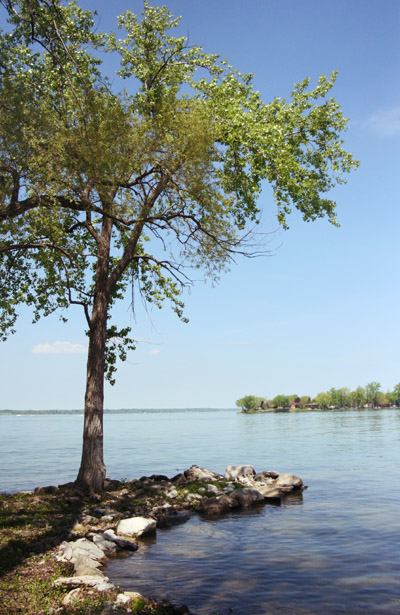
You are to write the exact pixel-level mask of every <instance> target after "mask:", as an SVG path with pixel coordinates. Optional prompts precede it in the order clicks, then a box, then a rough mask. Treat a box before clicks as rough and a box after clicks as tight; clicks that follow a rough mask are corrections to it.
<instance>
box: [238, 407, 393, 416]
mask: <svg viewBox="0 0 400 615" xmlns="http://www.w3.org/2000/svg"><path fill="white" fill-rule="evenodd" d="M398 409H399V406H383V407H380V406H371V407H368V408H365V407H363V406H361V407H356V408H263V409H262V410H241V411H240V412H239V414H278V413H283V414H289V413H298V412H344V411H346V412H348V411H350V410H359V411H360V412H365V410H398Z"/></svg>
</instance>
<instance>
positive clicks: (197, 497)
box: [186, 493, 203, 502]
mask: <svg viewBox="0 0 400 615" xmlns="http://www.w3.org/2000/svg"><path fill="white" fill-rule="evenodd" d="M186 499H187V500H189V502H193V501H194V500H202V499H203V498H202V497H201V495H199V494H198V493H188V494H187V496H186Z"/></svg>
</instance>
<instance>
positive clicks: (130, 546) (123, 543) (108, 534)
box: [101, 530, 138, 551]
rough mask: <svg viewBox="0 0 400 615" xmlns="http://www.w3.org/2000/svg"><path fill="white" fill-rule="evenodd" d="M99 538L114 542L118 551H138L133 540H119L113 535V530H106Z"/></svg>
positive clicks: (136, 544)
mask: <svg viewBox="0 0 400 615" xmlns="http://www.w3.org/2000/svg"><path fill="white" fill-rule="evenodd" d="M101 536H103V538H105V540H111V541H112V542H115V544H116V545H117V546H118V547H119V548H120V549H125V550H128V551H137V549H138V543H137V542H136V541H135V540H133V538H120V537H119V536H116V535H115V533H114V531H113V530H106V531H105V532H103V533H102V534H101Z"/></svg>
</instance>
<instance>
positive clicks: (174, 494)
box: [166, 489, 178, 499]
mask: <svg viewBox="0 0 400 615" xmlns="http://www.w3.org/2000/svg"><path fill="white" fill-rule="evenodd" d="M166 496H167V498H171V499H174V498H176V497H178V492H177V490H176V489H172V491H168V493H167V494H166Z"/></svg>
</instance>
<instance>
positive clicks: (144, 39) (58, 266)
mask: <svg viewBox="0 0 400 615" xmlns="http://www.w3.org/2000/svg"><path fill="white" fill-rule="evenodd" d="M0 3H1V4H2V5H3V8H4V10H6V11H7V13H8V16H9V28H8V30H7V31H6V32H2V33H1V36H0V275H1V277H2V285H1V287H0V310H1V311H0V335H1V336H2V337H3V339H4V338H5V337H6V336H7V335H8V334H9V333H10V332H12V331H14V330H15V324H16V319H17V316H18V306H19V305H20V304H25V305H28V306H31V307H32V309H33V311H34V320H37V319H38V318H40V317H41V316H46V315H49V314H51V313H53V312H55V311H59V312H60V314H61V317H62V318H66V310H67V308H69V306H71V305H79V306H81V308H82V309H83V312H84V316H85V321H86V328H87V332H88V336H89V353H88V372H87V390H86V397H85V427H84V444H83V455H82V463H81V469H80V472H79V475H78V482H79V483H80V484H82V485H84V486H87V487H89V488H91V489H94V490H97V489H101V485H102V481H103V480H104V476H105V466H104V462H103V456H102V438H103V428H102V412H103V381H104V375H106V376H107V377H108V378H109V380H110V381H111V382H113V381H114V372H115V366H116V360H117V357H118V356H119V357H120V358H121V359H124V358H125V357H126V352H127V350H128V349H129V348H132V347H134V340H133V339H132V337H131V332H130V328H129V327H128V326H126V327H122V328H119V327H117V326H116V325H115V324H113V322H112V320H111V319H112V307H113V305H114V304H115V302H117V301H118V300H121V299H123V298H125V297H126V296H127V295H128V292H129V296H130V297H131V301H132V303H133V301H134V289H136V292H137V290H139V292H140V293H142V296H143V297H144V298H145V299H146V300H148V301H150V302H152V303H154V304H156V305H157V306H161V305H162V303H163V301H164V300H165V299H167V300H169V301H171V302H172V307H173V309H174V310H175V311H176V312H177V314H178V316H180V317H181V318H184V316H183V304H182V301H181V291H182V288H183V287H184V286H185V285H186V284H188V283H189V282H190V268H193V267H194V268H201V269H202V270H204V272H205V274H206V275H207V276H209V277H211V278H217V277H218V276H219V274H220V273H221V272H222V271H224V269H226V267H227V266H228V265H229V261H230V259H231V258H232V256H233V255H235V254H245V255H252V254H253V255H254V254H255V253H256V252H257V251H259V250H260V249H261V251H262V247H261V248H260V247H259V246H258V245H257V242H256V241H255V239H254V234H253V232H252V228H253V225H254V224H256V223H257V221H258V219H259V214H260V211H259V207H258V197H259V195H260V192H261V190H262V188H263V185H264V183H265V182H268V183H269V184H270V185H271V186H272V189H273V194H274V198H275V202H276V205H277V218H278V221H279V224H280V225H281V226H282V227H284V228H287V225H288V215H289V214H290V212H291V210H292V209H293V208H295V209H296V210H297V211H299V212H300V213H301V215H302V217H303V219H304V220H305V221H312V220H315V219H317V218H321V217H327V218H328V219H329V220H330V222H332V223H333V224H337V222H336V218H335V202H334V201H333V200H332V199H330V198H329V194H328V193H329V191H330V190H331V188H332V187H333V186H335V185H336V184H337V183H342V182H344V181H345V178H344V175H345V174H346V173H348V172H349V171H350V170H351V169H353V168H355V167H356V166H357V162H356V161H355V160H354V159H353V157H352V155H351V154H349V153H348V152H346V151H345V150H344V148H343V141H342V132H343V130H345V127H346V122H347V120H346V119H345V118H344V117H343V114H342V112H341V110H340V106H339V104H338V103H337V102H336V101H335V99H334V98H332V97H331V96H330V90H331V88H332V87H333V85H334V82H335V79H336V73H333V74H332V75H331V76H329V77H326V76H321V77H320V79H319V81H318V83H317V85H316V86H315V87H314V88H310V81H309V79H305V80H303V81H301V82H300V83H299V84H297V85H296V86H295V87H294V89H293V91H292V94H291V98H290V99H289V100H285V99H282V98H276V99H274V100H273V101H272V102H269V103H264V101H263V100H262V98H261V96H260V94H259V93H258V92H257V91H256V90H255V89H254V88H253V85H252V75H243V74H241V73H240V72H238V71H237V70H235V69H234V68H233V67H232V66H230V65H229V64H228V62H227V61H226V60H224V59H222V58H221V57H220V56H218V55H213V54H209V53H205V52H204V51H203V49H202V48H201V47H198V46H189V45H188V41H187V38H186V37H184V36H174V35H173V32H174V30H175V29H176V28H177V27H178V24H179V18H175V17H173V15H172V14H171V13H170V11H169V10H168V9H167V8H166V7H152V6H150V4H149V3H148V2H144V8H143V12H142V15H141V17H138V16H136V15H134V14H133V13H132V12H131V11H127V12H126V13H124V14H123V15H121V16H120V17H119V21H118V25H119V28H120V30H121V36H120V37H118V36H117V35H116V34H115V33H113V32H108V33H99V32H97V30H96V24H95V16H94V14H93V13H91V12H90V11H84V10H82V9H81V8H80V7H79V6H78V5H77V3H76V2H75V1H72V2H70V3H68V4H67V3H64V2H62V0H0ZM102 54H106V55H107V54H112V55H113V56H115V55H117V56H119V58H120V68H119V70H118V71H117V73H118V76H119V77H121V78H122V79H123V80H125V82H126V89H123V90H121V91H115V87H114V85H113V80H112V77H113V76H112V75H109V74H107V73H105V72H103V66H102V62H101V59H100V58H101V57H102ZM188 268H189V269H188Z"/></svg>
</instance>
